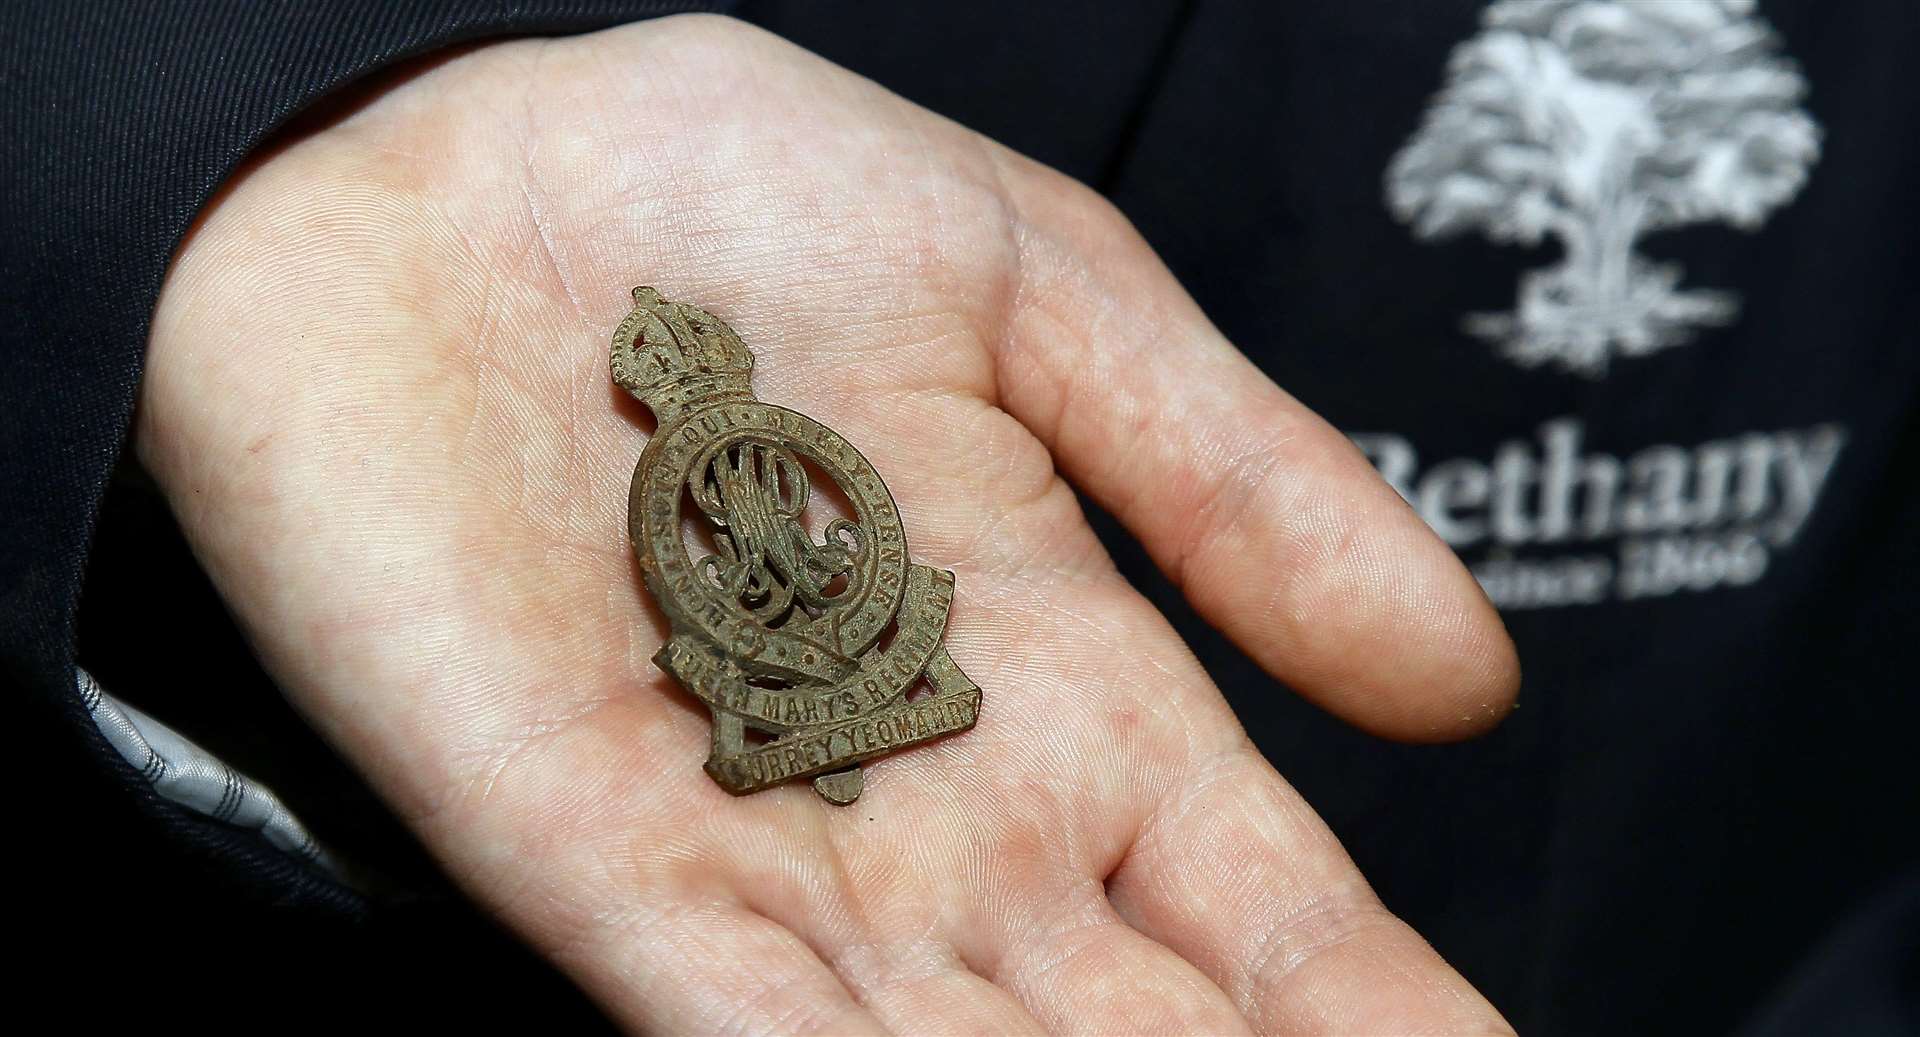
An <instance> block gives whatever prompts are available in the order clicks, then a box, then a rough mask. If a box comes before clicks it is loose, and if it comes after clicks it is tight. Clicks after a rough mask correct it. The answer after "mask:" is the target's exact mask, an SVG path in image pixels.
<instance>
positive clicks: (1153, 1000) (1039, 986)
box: [959, 876, 1248, 1034]
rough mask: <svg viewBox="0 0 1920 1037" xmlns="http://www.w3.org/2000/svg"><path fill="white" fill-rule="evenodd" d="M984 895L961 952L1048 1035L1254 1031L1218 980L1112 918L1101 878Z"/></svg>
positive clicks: (997, 889)
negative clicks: (1019, 1004) (1034, 1018)
mask: <svg viewBox="0 0 1920 1037" xmlns="http://www.w3.org/2000/svg"><path fill="white" fill-rule="evenodd" d="M1002 877H1005V876H1002ZM978 892H981V893H984V894H986V895H985V897H984V898H983V899H982V900H981V901H980V902H979V911H978V913H977V914H976V915H975V916H974V917H973V918H972V919H971V922H970V924H969V925H968V926H967V927H966V929H965V930H963V932H962V934H961V936H960V938H959V940H960V943H961V945H962V951H961V953H962V954H964V955H966V956H967V957H968V959H969V960H970V961H973V962H975V963H976V964H975V967H976V968H979V969H980V970H981V971H982V973H983V974H985V975H986V976H988V977H989V978H991V979H993V981H994V982H996V983H999V984H1000V985H1002V986H1004V987H1006V988H1007V989H1008V990H1009V991H1011V992H1012V993H1013V994H1014V996H1016V997H1018V998H1019V999H1020V1001H1021V1003H1022V1004H1025V1005H1026V1006H1027V1008H1028V1010H1029V1011H1031V1012H1032V1013H1033V1014H1034V1016H1035V1017H1036V1018H1038V1019H1039V1020H1040V1022H1041V1023H1042V1024H1044V1025H1045V1026H1046V1028H1047V1030H1048V1031H1049V1032H1052V1033H1085V1034H1119V1033H1205V1034H1234V1033H1246V1032H1248V1030H1247V1023H1246V1021H1245V1020H1244V1019H1243V1018H1241V1014H1240V1012H1239V1011H1238V1010H1237V1009H1236V1008H1235V1007H1234V1005H1233V1003H1232V1002H1230V1001H1229V1000H1228V999H1227V997H1226V995H1225V994H1224V993H1223V992H1222V991H1221V990H1220V988H1219V987H1218V986H1216V985H1215V984H1214V983H1213V981H1212V980H1210V979H1208V978H1207V977H1206V976H1205V975H1203V974H1201V972H1200V971H1199V970H1198V969H1196V968H1195V967H1194V966H1193V965H1191V964H1189V963H1188V962H1187V961H1185V960H1184V959H1182V958H1181V957H1180V955H1179V954H1177V953H1175V952H1174V951H1173V950H1171V949H1169V948H1167V947H1165V946H1162V945H1161V944H1159V943H1156V942H1155V941H1153V940H1152V939H1150V938H1148V937H1147V936H1145V935H1143V934H1142V933H1141V932H1139V931H1138V930H1136V929H1134V928H1133V927H1132V926H1130V925H1128V924H1127V923H1126V922H1125V921H1124V920H1123V919H1122V918H1121V917H1120V916H1119V915H1118V914H1116V913H1115V912H1114V910H1113V907H1112V906H1111V905H1110V904H1108V903H1107V900H1106V898H1105V896H1103V895H1102V892H1101V886H1100V883H1099V881H1098V880H1097V879H1083V880H1080V881H1078V882H1076V883H1074V884H1072V885H1067V886H1062V887H1060V888H1057V889H1051V890H1037V889H1033V888H1031V887H1028V888H1022V887H1020V886H1017V885H1016V886H1005V885H998V886H994V887H992V888H988V889H984V890H980V891H978Z"/></svg>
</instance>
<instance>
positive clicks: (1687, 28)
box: [1386, 0, 1820, 377]
mask: <svg viewBox="0 0 1920 1037" xmlns="http://www.w3.org/2000/svg"><path fill="white" fill-rule="evenodd" d="M1480 21H1481V26H1482V31H1481V33H1480V34H1479V35H1477V36H1475V37H1474V38H1472V39H1470V40H1468V41H1466V42H1465V43H1462V44H1460V45H1459V46H1458V47H1455V48H1454V51H1453V55H1452V57H1451V58H1450V59H1449V60H1448V63H1447V81H1446V84H1445V86H1444V87H1443V88H1442V89H1441V91H1440V93H1439V95H1438V96H1437V97H1435V98H1434V101H1433V104H1432V106H1431V107H1430V108H1429V109H1428V110H1427V114H1426V118H1425V120H1424V121H1423V123H1422V124H1421V127H1420V129H1419V131H1418V132H1416V133H1415V134H1414V136H1413V137H1412V139H1410V140H1409V141H1408V142H1407V143H1406V145H1405V146H1404V147H1403V148H1402V149H1401V151H1400V153H1399V154H1398V155H1396V156H1395V157H1394V159H1393V163H1392V165H1391V166H1390V167H1389V169H1388V171H1387V176H1386V194H1387V204H1388V207H1389V208H1390V209H1392V211H1393V214H1394V216H1395V217H1396V218H1398V219H1400V220H1401V221H1402V222H1405V223H1409V224H1411V225H1412V227H1413V232H1414V234H1415V235H1416V236H1418V237H1420V238H1423V239H1437V238H1445V237H1449V236H1452V235H1455V234H1459V233H1461V232H1464V231H1467V230H1472V229H1478V230H1479V231H1480V232H1481V233H1483V234H1485V235H1486V236H1487V237H1488V238H1489V239H1491V240H1493V241H1495V242H1500V243H1508V242H1518V243H1521V244H1526V245H1534V244H1538V243H1539V242H1540V241H1541V240H1542V239H1543V238H1546V237H1549V236H1551V237H1552V238H1554V239H1556V240H1557V241H1558V242H1559V244H1560V246H1561V249H1562V250H1563V256H1562V259H1561V261H1560V263H1559V265H1557V266H1553V267H1549V268H1547V269H1543V270H1535V271H1531V272H1529V273H1526V274H1524V275H1523V276H1522V277H1521V280H1520V289H1519V298H1518V300H1517V303H1516V306H1515V310H1514V312H1512V313H1500V314H1473V315H1470V316H1469V317H1468V318H1467V319H1466V322H1465V327H1466V329H1467V331H1468V332H1470V333H1472V334H1474V335H1478V336H1480V337H1482V338H1486V339H1489V340H1491V341H1493V342H1494V343H1496V344H1497V345H1498V346H1499V348H1500V350H1501V351H1502V352H1503V353H1505V354H1506V355H1507V356H1509V357H1512V358H1513V359H1514V360H1516V361H1518V362H1519V363H1521V364H1524V365H1528V366H1532V365H1536V364H1539V363H1542V362H1545V361H1553V362H1556V363H1558V364H1561V365H1562V366H1564V367H1566V368H1567V369H1569V370H1572V371H1577V372H1579V373H1581V374H1585V375H1588V376H1591V377H1599V376H1600V375H1602V374H1604V373H1605V372H1606V368H1607V362H1608V360H1609V359H1610V358H1611V357H1612V356H1613V355H1615V354H1616V353H1618V354H1619V355H1623V356H1639V355H1643V354H1646V353H1651V352H1654V351H1655V350H1658V349H1662V348H1664V347H1667V346H1674V345H1679V344H1681V343H1683V342H1685V341H1687V340H1688V339H1689V338H1691V337H1692V335H1693V333H1694V331H1695V330H1696V329H1697V328H1699V327H1700V326H1702V325H1712V324H1722V323H1725V322H1726V321H1728V320H1729V319H1731V318H1732V316H1733V315H1734V313H1735V312H1736V310H1737V309H1738V306H1739V300H1738V299H1737V298H1736V297H1735V296H1733V295H1732V294H1730V293H1727V292H1716V291H1681V290H1679V288H1678V287H1677V286H1678V285H1679V282H1680V269H1679V267H1678V266H1677V265H1675V264H1671V263H1655V262H1651V261H1649V260H1647V259H1645V258H1644V257H1642V256H1640V255H1638V254H1636V253H1635V252H1634V248H1633V246H1634V242H1636V241H1638V240H1639V239H1640V238H1641V237H1643V236H1644V235H1646V234H1648V233H1649V232H1651V231H1655V230H1659V229H1661V228H1666V227H1675V226H1679V225H1682V224H1688V223H1699V222H1702V221H1706V220H1723V221H1725V222H1728V223H1731V224H1733V225H1734V226H1735V227H1739V228H1741V229H1743V230H1753V229H1755V228H1757V227H1759V225H1760V224H1761V222H1762V221H1763V220H1765V219H1766V217H1767V215H1768V214H1769V213H1770V212H1772V211H1773V210H1774V209H1775V208H1777V207H1778V206H1780V205H1782V204H1784V203H1786V202H1787V201H1788V200H1789V199H1791V198H1792V197H1793V196H1794V194H1795V193H1796V192H1798V191H1799V190H1800V186H1801V185H1802V184H1803V183H1805V182H1806V178H1807V171H1808V169H1809V168H1810V167H1811V166H1812V165H1813V163H1814V162H1815V160H1817V159H1818V157H1819V153H1820V128H1819V127H1818V126H1816V125H1815V124H1814V122H1813V120H1812V119H1811V118H1809V117H1808V116H1807V114H1806V113H1805V112H1803V111H1801V110H1800V109H1799V108H1798V107H1797V105H1798V103H1799V101H1800V98H1801V96H1802V95H1803V94H1804V93H1805V92H1806V82H1805V80H1803V79H1802V78H1801V77H1800V75H1799V73H1798V72H1797V71H1795V69H1794V66H1793V64H1792V62H1791V61H1789V60H1788V59H1786V58H1784V57H1782V56H1780V55H1779V53H1778V40H1777V38H1776V37H1775V35H1774V32H1773V30H1772V29H1771V28H1770V27H1769V26H1768V25H1767V23H1766V22H1765V21H1763V20H1761V19H1760V18H1758V17H1755V15H1754V4H1753V0H1664V2H1656V0H1645V2H1616V0H1498V2H1496V3H1494V4H1493V5H1492V6H1491V7H1489V8H1487V10H1486V11H1485V12H1484V13H1483V15H1482V16H1481V19H1480Z"/></svg>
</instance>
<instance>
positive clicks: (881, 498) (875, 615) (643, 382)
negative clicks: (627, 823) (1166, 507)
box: [613, 287, 980, 803]
mask: <svg viewBox="0 0 1920 1037" xmlns="http://www.w3.org/2000/svg"><path fill="white" fill-rule="evenodd" d="M633 300H634V306H633V311H632V312H631V313H629V314H628V315H627V318H626V320H624V321H622V322H621V324H620V327H619V329H618V330H617V331H615V332H614V336H613V379H614V381H615V382H617V383H618V384H619V385H620V386H621V387H622V388H624V389H626V390H627V391H628V392H629V393H632V394H633V395H634V397H635V398H637V399H639V400H640V402H641V403H644V404H646V405H647V407H649V408H650V409H651V410H652V411H653V413H654V416H655V417H656V418H658V419H659V430H658V432H656V433H655V435H654V437H653V439H652V440H650V441H649V442H648V443H647V447H646V450H645V451H644V452H643V453H642V454H641V457H640V463H639V465H638V466H637V467H636V468H635V469H634V473H633V485H632V489H631V491H630V493H629V495H628V532H629V534H630V535H631V536H632V538H633V546H634V550H635V551H636V552H637V553H638V555H639V558H640V570H641V573H642V575H643V576H644V578H645V580H646V585H647V590H648V592H649V593H651V594H652V595H653V598H654V600H655V601H656V602H658V603H659V605H660V607H661V609H662V610H663V611H664V612H666V614H667V618H668V620H669V622H670V623H671V624H672V627H673V634H672V636H671V638H670V639H669V640H668V641H667V643H666V645H665V646H663V647H662V648H661V649H660V651H659V652H658V653H657V654H656V655H655V656H654V662H655V663H657V664H658V665H659V666H660V667H661V668H662V669H664V670H666V671H667V672H668V673H670V674H672V675H673V677H674V679H675V680H677V681H679V683H680V685H681V686H682V687H684V688H686V689H687V691H689V692H690V693H692V694H693V695H694V696H696V697H697V698H699V699H700V700H701V701H702V702H704V703H706V705H707V707H708V708H709V709H710V710H711V711H712V713H713V741H712V747H711V749H710V751H709V753H708V756H707V763H706V770H707V773H708V774H709V775H710V776H712V778H713V780H714V781H716V782H718V783H719V784H720V785H721V786H723V787H724V788H726V789H727V790H728V791H730V792H734V793H740V794H744V793H748V792H757V791H759V790H761V789H765V788H769V787H771V786H774V785H777V784H780V783H782V782H785V781H789V780H791V779H795V778H812V779H813V785H814V788H815V790H816V791H818V792H819V793H820V795H821V796H822V797H824V798H826V799H827V800H829V801H830V802H834V803H851V802H853V800H854V799H855V798H857V797H858V796H859V795H860V792H861V789H862V787H863V785H864V778H863V777H862V774H861V771H860V766H859V765H860V763H861V762H862V761H864V760H870V759H873V758H874V757H877V756H881V755H884V754H886V753H890V752H893V751H894V750H896V749H904V748H906V747H908V746H912V745H917V744H919V743H921V742H926V741H930V740H932V739H935V738H939V737H941V736H943V735H948V734H952V733H954V732H957V731H964V730H966V729H967V728H969V727H972V726H973V723H974V719H975V717H976V716H977V715H978V712H979V708H980V688H979V686H978V685H976V684H974V683H973V682H972V681H970V680H968V679H967V676H966V674H964V673H962V672H960V668H959V667H958V666H956V665H954V663H953V660H952V659H950V658H948V656H947V652H946V649H945V647H944V646H943V644H942V639H943V637H944V636H945V633H946V626H947V612H948V610H949V608H950V607H951V606H952V603H953V574H952V573H950V572H945V571H942V570H938V569H933V568H930V567H928V566H924V565H915V564H912V563H911V562H910V561H909V559H908V556H907V539H906V531H905V529H904V528H903V527H902V525H901V522H900V511H899V508H898V507H896V506H895V504H894V501H893V497H892V496H891V495H890V494H889V493H888V492H887V487H886V484H885V483H884V482H882V481H881V479H880V475H879V473H878V472H876V471H874V469H873V466H872V465H871V464H869V463H868V462H867V459H866V458H865V457H862V456H861V455H860V452H859V451H858V450H855V449H854V448H853V445H852V444H850V443H848V442H847V441H846V440H845V439H843V438H841V437H840V435H839V433H837V432H834V431H833V430H832V429H830V428H827V427H826V426H825V425H822V424H820V423H819V422H817V421H814V420H813V419H812V418H809V417H807V416H806V415H804V414H800V413H798V412H795V411H791V410H787V409H785V408H783V407H775V406H772V405H770V404H765V403H761V402H759V401H758V400H756V399H754V397H753V389H752V384H751V379H752V373H753V354H752V353H750V352H748V350H747V348H746V346H745V344H744V343H742V342H741V341H740V337H739V336H738V335H736V334H735V333H734V332H733V329H731V328H729V327H728V326H727V325H726V323H725V322H723V321H721V320H720V319H719V318H717V317H715V316H713V315H712V314H710V313H707V312H706V311H705V310H701V309H698V308H695V307H693V306H689V305H686V304H684V303H673V302H668V301H666V300H665V299H663V298H661V296H660V293H659V292H657V291H655V290H654V289H652V288H645V287H642V288H635V289H634V290H633ZM809 467H811V468H812V469H814V470H817V471H819V472H821V473H824V474H825V475H826V476H827V478H828V479H830V480H831V481H832V482H833V484H834V485H835V486H836V487H838V488H839V490H840V492H841V493H842V494H844V495H845V497H846V500H847V502H848V504H849V505H850V508H851V511H852V515H851V516H850V517H843V518H836V519H834V520H833V521H831V522H828V523H827V524H826V525H825V527H824V530H823V533H822V537H821V539H820V540H819V541H816V540H815V539H814V536H813V534H811V533H809V532H808V530H807V527H806V524H805V519H806V514H807V507H808V503H809V498H810V495H811V491H810V482H811V476H810V475H809V474H808V472H809ZM689 519H692V520H694V521H693V523H692V524H693V525H694V527H695V528H697V529H700V530H702V531H703V532H704V533H705V534H708V535H710V537H711V544H712V551H711V553H701V552H702V551H704V548H701V547H697V546H693V545H690V543H689V538H688V535H687V533H686V528H687V526H688V525H689V523H688V520H689ZM696 539H697V538H696ZM696 554H698V555H699V556H698V557H697V558H696ZM889 628H891V630H892V636H891V637H887V636H886V635H887V633H888V630H889ZM883 641H884V642H885V644H884V645H883V644H882V642H883ZM923 678H924V680H925V683H926V684H927V685H928V686H929V688H930V691H929V693H928V694H924V695H921V696H919V697H910V693H911V692H913V691H914V689H915V688H916V687H918V686H919V685H920V684H921V682H922V679H923ZM748 732H756V733H758V734H761V735H765V736H767V740H765V741H763V742H761V743H759V744H750V743H749V740H748Z"/></svg>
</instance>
